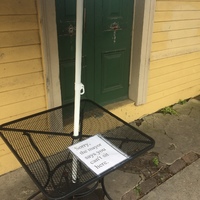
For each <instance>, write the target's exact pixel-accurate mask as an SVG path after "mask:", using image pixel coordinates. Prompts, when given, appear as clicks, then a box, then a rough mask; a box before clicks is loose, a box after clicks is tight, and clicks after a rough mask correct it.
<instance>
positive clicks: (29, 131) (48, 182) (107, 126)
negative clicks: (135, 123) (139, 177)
mask: <svg viewBox="0 0 200 200" xmlns="http://www.w3.org/2000/svg"><path fill="white" fill-rule="evenodd" d="M73 106H74V105H73V104H68V105H65V106H62V107H58V108H55V109H51V110H48V111H45V112H41V113H38V114H35V115H32V116H29V117H26V118H22V119H19V120H16V121H13V122H10V123H6V124H4V125H2V126H1V127H0V130H1V132H2V138H3V139H4V141H5V142H6V144H7V145H8V146H9V147H10V149H11V150H12V152H13V153H14V154H15V156H16V157H17V158H18V160H19V161H20V163H21V164H22V165H23V167H24V168H25V169H26V171H27V172H28V174H29V175H30V176H31V177H32V179H33V180H34V181H35V183H36V184H37V186H38V187H39V189H40V190H41V191H42V192H43V193H44V194H45V195H46V196H47V197H48V198H49V199H64V198H66V197H68V196H71V195H72V194H73V193H75V192H76V190H77V188H79V187H80V188H82V187H83V186H86V185H89V184H91V183H92V182H94V181H95V180H98V179H99V178H101V176H97V175H96V174H95V173H93V172H92V171H91V170H90V169H88V168H87V167H86V166H85V165H84V164H82V163H81V162H78V175H77V177H78V180H77V182H76V183H73V181H72V171H73V170H72V160H73V155H72V154H71V152H70V151H69V150H68V146H70V145H71V144H73V128H74V127H73V120H74V119H73V117H74V116H73V113H74V107H73ZM96 134H101V135H102V136H103V137H105V138H106V139H107V140H108V141H109V142H110V143H112V144H113V145H115V146H116V147H118V148H119V149H121V150H122V151H123V152H124V153H126V154H128V155H129V156H130V157H129V158H128V159H129V160H130V159H131V158H134V157H136V156H138V155H139V154H141V153H143V152H145V151H147V150H148V149H150V148H152V147H153V145H154V141H153V140H152V139H151V138H150V137H148V136H146V135H145V134H143V133H142V132H140V131H139V130H137V129H135V128H134V127H132V126H130V125H129V124H127V123H126V122H124V121H122V120H121V119H119V118H117V117H116V116H114V115H112V114H111V113H109V112H108V111H107V110H105V109H103V108H102V107H100V106H98V105H97V104H95V103H93V102H91V101H88V100H83V101H82V102H81V117H80V137H79V138H78V139H79V140H84V139H87V138H89V137H90V136H92V135H96ZM110 171H112V169H110ZM107 173H109V171H106V172H105V173H104V175H105V174H107Z"/></svg>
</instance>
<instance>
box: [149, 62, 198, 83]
mask: <svg viewBox="0 0 200 200" xmlns="http://www.w3.org/2000/svg"><path fill="white" fill-rule="evenodd" d="M199 72H200V67H199V65H196V66H193V67H190V68H186V69H182V70H180V71H175V72H172V73H168V74H165V75H163V76H158V77H155V78H152V79H150V80H149V87H152V86H154V85H159V84H162V83H165V82H168V83H169V84H171V81H173V80H175V79H179V78H181V77H187V76H189V75H191V74H193V75H194V76H195V74H196V73H199Z"/></svg>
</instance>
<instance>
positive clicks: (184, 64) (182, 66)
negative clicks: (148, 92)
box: [149, 57, 200, 79]
mask: <svg viewBox="0 0 200 200" xmlns="http://www.w3.org/2000/svg"><path fill="white" fill-rule="evenodd" d="M197 65H198V66H199V67H200V57H199V59H195V60H189V61H185V62H181V63H178V64H173V65H169V66H167V67H166V66H165V67H161V68H157V69H153V70H150V73H149V79H152V78H155V77H158V76H163V75H165V74H168V73H172V72H175V71H181V70H183V69H186V68H191V67H193V66H197Z"/></svg>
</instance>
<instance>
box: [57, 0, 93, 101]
mask: <svg viewBox="0 0 200 200" xmlns="http://www.w3.org/2000/svg"><path fill="white" fill-rule="evenodd" d="M93 12H94V0H85V1H84V19H83V52H82V55H83V56H82V83H83V84H84V85H85V88H86V90H85V91H86V93H85V97H87V98H90V99H94V89H93V88H94V84H91V82H94V76H93V74H94V40H93V38H94V19H93V18H92V17H91V16H93V15H94V14H93ZM56 21H57V31H58V48H59V63H60V79H61V93H62V103H63V104H65V103H68V102H72V101H73V100H74V82H75V80H74V79H75V78H74V77H75V48H76V46H75V45H76V43H75V42H76V0H56ZM88 55H90V58H89V59H88V58H87V56H88Z"/></svg>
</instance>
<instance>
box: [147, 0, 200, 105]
mask: <svg viewBox="0 0 200 200" xmlns="http://www.w3.org/2000/svg"><path fill="white" fill-rule="evenodd" d="M199 94H200V1H199V0H198V1H197V0H157V2H156V12H155V19H154V31H153V38H152V50H151V59H150V74H149V87H148V97H147V102H148V104H149V105H156V104H157V108H158V107H159V106H160V107H163V106H168V105H170V104H174V103H176V102H178V101H179V100H180V99H186V98H190V97H193V96H196V95H199ZM158 105H159V106H158Z"/></svg>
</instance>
